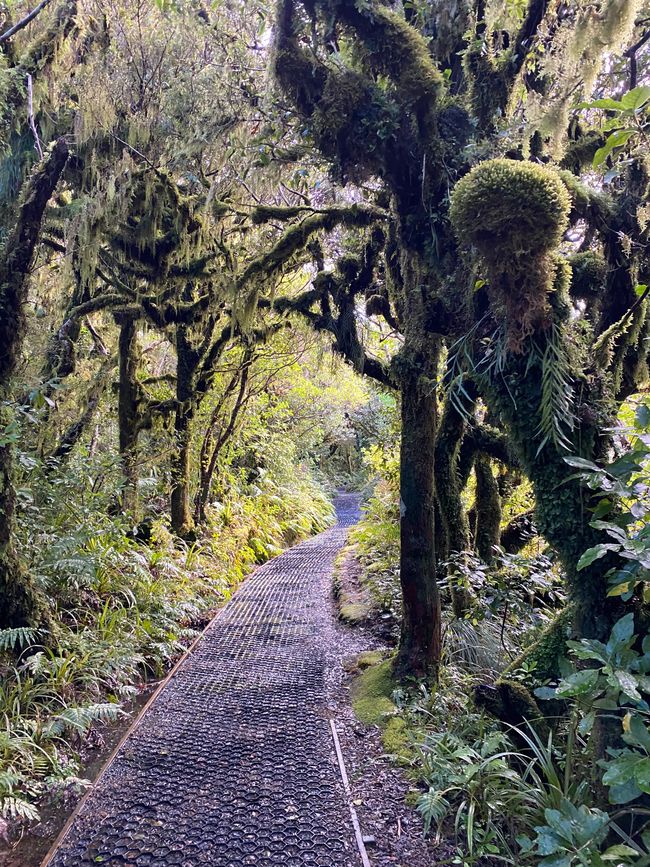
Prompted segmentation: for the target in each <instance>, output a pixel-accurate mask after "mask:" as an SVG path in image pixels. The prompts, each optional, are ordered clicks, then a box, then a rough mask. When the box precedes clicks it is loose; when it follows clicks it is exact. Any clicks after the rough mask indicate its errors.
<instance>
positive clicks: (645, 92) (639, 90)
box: [621, 84, 650, 111]
mask: <svg viewBox="0 0 650 867" xmlns="http://www.w3.org/2000/svg"><path fill="white" fill-rule="evenodd" d="M648 101H650V87H648V85H647V84H642V85H641V86H640V87H635V88H633V90H629V91H628V92H627V93H626V94H625V95H624V96H623V97H621V105H622V106H623V108H627V109H630V110H632V111H636V109H638V108H642V107H643V106H644V105H645V104H646V102H648Z"/></svg>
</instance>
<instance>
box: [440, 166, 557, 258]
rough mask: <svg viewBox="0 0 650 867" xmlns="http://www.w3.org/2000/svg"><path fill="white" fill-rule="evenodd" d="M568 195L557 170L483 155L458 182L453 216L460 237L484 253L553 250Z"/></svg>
mask: <svg viewBox="0 0 650 867" xmlns="http://www.w3.org/2000/svg"><path fill="white" fill-rule="evenodd" d="M569 207H570V200H569V196H568V193H567V190H566V187H565V186H564V184H563V183H562V180H561V178H560V177H559V176H558V175H557V173H556V172H553V171H551V170H550V169H548V168H546V167H544V166H541V165H537V164H535V163H529V162H523V161H519V160H507V159H496V160H487V161H485V162H482V163H479V165H477V166H475V167H474V168H473V169H472V171H471V172H469V174H467V175H465V177H464V178H462V179H461V180H460V181H459V182H458V183H457V184H456V187H455V189H454V192H453V196H452V202H451V210H450V215H451V220H452V223H453V224H454V228H455V230H456V232H457V234H458V236H459V237H460V239H461V240H469V241H470V242H471V243H472V244H473V245H474V246H475V247H476V248H477V249H478V251H479V253H481V255H482V256H485V257H486V258H495V257H499V258H501V257H503V256H514V257H521V256H527V255H529V254H531V253H533V254H539V253H543V252H547V251H549V250H552V249H554V248H555V247H557V245H558V244H559V243H560V241H561V240H562V235H563V234H564V231H565V230H566V228H567V217H568V213H569Z"/></svg>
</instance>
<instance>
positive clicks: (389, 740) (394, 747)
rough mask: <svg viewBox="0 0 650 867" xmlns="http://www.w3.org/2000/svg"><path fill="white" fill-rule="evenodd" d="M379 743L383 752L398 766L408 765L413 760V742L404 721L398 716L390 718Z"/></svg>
mask: <svg viewBox="0 0 650 867" xmlns="http://www.w3.org/2000/svg"><path fill="white" fill-rule="evenodd" d="M381 742H382V745H383V747H384V750H385V751H386V752H387V753H388V754H389V755H391V756H392V757H393V759H394V760H395V761H396V762H397V764H399V765H410V764H411V763H412V760H413V755H414V749H413V740H412V738H411V736H410V735H409V727H408V725H407V723H406V720H405V719H404V718H403V717H400V716H394V717H391V718H390V719H389V720H388V721H387V723H386V727H385V728H384V731H383V732H382V736H381Z"/></svg>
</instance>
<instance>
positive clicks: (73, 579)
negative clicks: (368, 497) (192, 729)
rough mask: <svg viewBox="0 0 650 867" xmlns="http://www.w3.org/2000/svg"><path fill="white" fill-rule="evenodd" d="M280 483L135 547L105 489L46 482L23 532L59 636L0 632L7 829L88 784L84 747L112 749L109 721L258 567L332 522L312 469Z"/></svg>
mask: <svg viewBox="0 0 650 867" xmlns="http://www.w3.org/2000/svg"><path fill="white" fill-rule="evenodd" d="M278 475H279V474H278V473H277V472H276V473H274V474H271V473H269V474H267V475H266V476H265V477H264V478H261V479H259V480H257V482H256V484H254V485H252V484H245V483H243V482H242V481H241V479H239V480H238V479H236V478H234V477H233V478H232V479H231V483H232V484H231V487H230V491H229V493H228V494H227V495H225V496H224V497H223V498H222V500H221V501H220V502H218V503H214V504H213V508H212V510H211V517H210V524H209V527H208V528H207V529H206V532H205V533H204V534H203V535H202V536H201V538H200V539H199V540H198V541H196V542H194V543H192V544H188V543H186V542H183V541H181V540H179V539H178V538H176V537H175V536H172V535H171V534H170V532H169V531H168V530H167V529H166V522H165V519H164V516H162V517H161V518H158V519H155V520H152V521H151V522H150V523H149V524H148V533H149V534H150V535H149V538H148V540H147V542H146V543H143V542H142V541H138V540H137V534H136V533H134V528H133V527H131V526H129V525H128V524H127V523H125V522H124V521H123V520H120V518H119V516H116V515H111V514H109V511H110V508H109V504H108V503H103V504H102V503H101V502H100V501H101V500H102V497H103V495H102V494H101V493H100V494H97V495H96V496H95V497H90V498H89V496H88V493H87V491H86V492H85V495H84V496H81V495H80V496H77V495H76V494H77V491H76V487H75V472H74V471H73V470H70V474H69V477H68V478H67V484H65V485H62V484H61V479H60V477H57V478H56V479H55V482H54V483H50V482H49V481H48V479H47V477H46V476H43V477H42V478H41V486H40V496H39V498H38V501H34V500H31V501H30V502H29V503H28V504H27V507H26V508H24V510H23V521H22V525H21V532H22V533H23V535H24V538H25V539H26V540H27V539H29V540H30V550H31V552H32V559H31V563H30V567H31V570H32V574H33V575H34V576H35V578H36V580H37V581H38V583H39V585H40V586H41V587H42V588H43V590H44V591H45V593H46V595H47V598H48V600H49V603H50V606H51V610H50V617H51V632H50V633H49V634H45V633H44V632H42V631H39V630H34V629H8V630H4V631H0V821H1V823H2V825H0V833H2V834H4V833H5V832H6V830H7V824H8V823H10V822H13V823H16V822H28V821H33V820H37V819H38V818H39V807H40V806H41V805H42V804H43V803H44V802H46V801H50V800H51V799H58V798H63V797H66V796H67V795H69V794H70V793H71V792H74V791H78V790H79V789H80V788H82V787H84V786H85V785H87V783H86V781H85V780H83V779H82V778H81V776H80V775H81V768H82V764H83V757H84V752H85V751H86V748H87V746H88V745H89V744H90V743H95V744H97V743H99V744H100V745H101V741H102V735H101V729H102V726H103V725H104V724H106V723H113V722H115V721H117V720H118V719H119V718H120V717H122V716H124V715H125V714H126V713H127V711H128V708H129V705H130V703H131V702H132V701H133V700H134V699H136V698H137V696H138V694H139V693H140V692H141V690H142V689H143V687H144V686H145V684H146V682H147V681H150V680H151V679H152V678H154V679H155V678H160V677H161V676H163V675H164V673H165V672H166V670H167V669H168V668H169V667H170V666H171V665H172V664H173V662H174V661H175V660H176V659H177V658H178V657H179V655H180V654H181V653H182V652H183V651H184V650H185V649H186V648H187V646H188V645H189V643H190V642H191V640H192V639H193V638H194V637H195V636H197V635H198V631H199V629H200V628H201V627H202V625H203V624H205V622H207V620H208V619H209V618H210V617H211V615H212V613H213V612H214V610H215V609H216V608H218V607H219V606H220V605H222V604H223V603H224V602H225V601H227V599H228V598H229V597H230V595H231V594H232V592H233V590H234V589H235V588H236V587H237V585H238V584H239V582H240V581H241V580H242V579H243V578H244V577H245V575H246V574H247V572H248V571H250V569H251V568H252V567H253V566H254V565H256V564H258V563H263V562H264V561H265V560H266V559H268V558H269V557H272V556H275V555H276V554H278V553H280V551H281V550H282V548H283V547H286V546H287V545H289V544H292V543H294V542H296V541H297V540H299V539H301V538H304V537H306V536H308V535H309V534H311V533H314V532H318V531H320V530H322V529H324V528H325V527H326V526H328V525H329V524H330V523H331V522H332V520H333V510H332V506H331V503H330V501H329V499H328V498H327V496H326V495H325V493H324V492H323V490H322V489H321V487H320V486H319V485H318V484H317V483H316V482H314V480H313V478H312V477H311V475H310V474H309V473H307V472H305V473H303V474H299V475H296V477H295V478H293V479H291V480H290V481H289V480H288V478H287V477H285V478H284V479H283V478H282V476H281V475H280V477H279V478H278ZM63 489H65V491H66V492H67V500H66V502H65V503H63V502H62V498H61V496H60V491H61V490H63ZM102 506H103V508H102Z"/></svg>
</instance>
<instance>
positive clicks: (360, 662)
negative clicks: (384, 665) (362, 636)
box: [356, 650, 386, 671]
mask: <svg viewBox="0 0 650 867" xmlns="http://www.w3.org/2000/svg"><path fill="white" fill-rule="evenodd" d="M385 657H386V654H385V653H384V652H383V651H382V650H365V651H364V652H363V653H360V654H359V655H358V656H357V658H356V666H357V668H358V669H359V670H360V671H363V670H364V669H366V668H372V666H374V665H379V663H380V662H383V660H384V659H385Z"/></svg>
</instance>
